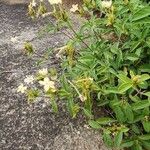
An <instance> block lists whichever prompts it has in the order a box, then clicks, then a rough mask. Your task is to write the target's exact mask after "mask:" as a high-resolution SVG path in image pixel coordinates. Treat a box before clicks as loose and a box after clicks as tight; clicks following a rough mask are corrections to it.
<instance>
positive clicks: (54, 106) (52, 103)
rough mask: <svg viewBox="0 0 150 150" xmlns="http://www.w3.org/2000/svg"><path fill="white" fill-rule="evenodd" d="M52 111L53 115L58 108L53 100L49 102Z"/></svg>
mask: <svg viewBox="0 0 150 150" xmlns="http://www.w3.org/2000/svg"><path fill="white" fill-rule="evenodd" d="M51 105H52V109H53V111H54V112H55V113H57V112H58V106H57V103H56V101H55V100H51Z"/></svg>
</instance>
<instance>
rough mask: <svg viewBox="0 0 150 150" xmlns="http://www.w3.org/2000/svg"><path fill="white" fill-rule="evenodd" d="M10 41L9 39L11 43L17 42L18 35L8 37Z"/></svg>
mask: <svg viewBox="0 0 150 150" xmlns="http://www.w3.org/2000/svg"><path fill="white" fill-rule="evenodd" d="M10 41H11V42H12V43H17V42H18V37H12V38H11V39H10Z"/></svg>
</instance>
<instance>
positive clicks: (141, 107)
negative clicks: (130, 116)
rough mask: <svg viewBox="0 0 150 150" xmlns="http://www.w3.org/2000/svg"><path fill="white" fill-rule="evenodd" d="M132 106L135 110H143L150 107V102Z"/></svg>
mask: <svg viewBox="0 0 150 150" xmlns="http://www.w3.org/2000/svg"><path fill="white" fill-rule="evenodd" d="M131 106H132V109H133V110H139V109H143V108H146V107H149V106H150V101H149V100H142V101H139V102H136V103H133V104H132V105H131Z"/></svg>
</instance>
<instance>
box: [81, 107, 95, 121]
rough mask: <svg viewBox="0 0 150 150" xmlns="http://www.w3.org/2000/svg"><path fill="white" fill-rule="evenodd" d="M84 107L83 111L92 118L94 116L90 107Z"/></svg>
mask: <svg viewBox="0 0 150 150" xmlns="http://www.w3.org/2000/svg"><path fill="white" fill-rule="evenodd" d="M82 109H83V112H84V114H85V115H86V116H87V117H89V118H90V119H91V118H93V115H92V113H91V112H90V111H89V110H88V109H85V108H82Z"/></svg>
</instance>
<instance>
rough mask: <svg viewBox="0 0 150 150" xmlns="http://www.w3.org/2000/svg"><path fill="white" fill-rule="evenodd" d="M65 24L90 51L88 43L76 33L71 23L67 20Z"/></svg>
mask: <svg viewBox="0 0 150 150" xmlns="http://www.w3.org/2000/svg"><path fill="white" fill-rule="evenodd" d="M67 24H68V26H69V28H70V29H71V30H72V31H73V33H74V34H75V35H76V36H77V38H78V39H79V40H80V41H81V42H82V43H83V44H84V45H85V46H86V47H87V48H88V49H90V50H91V51H92V49H91V48H90V47H89V45H88V44H87V43H86V42H85V41H84V40H83V39H82V38H80V37H79V35H78V34H77V32H76V31H75V30H74V28H73V27H72V25H71V24H70V23H69V22H68V21H67Z"/></svg>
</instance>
